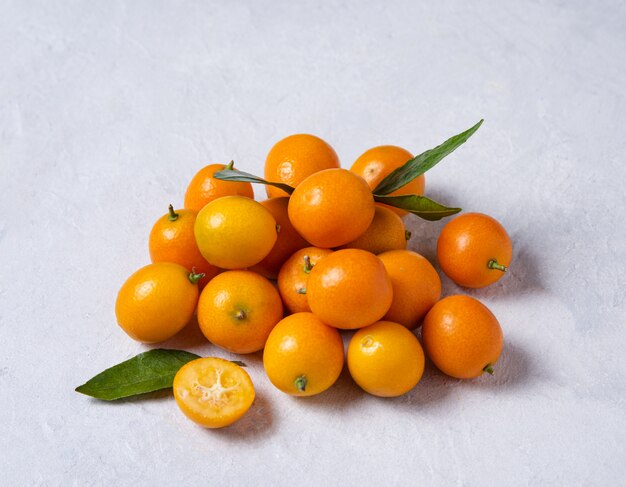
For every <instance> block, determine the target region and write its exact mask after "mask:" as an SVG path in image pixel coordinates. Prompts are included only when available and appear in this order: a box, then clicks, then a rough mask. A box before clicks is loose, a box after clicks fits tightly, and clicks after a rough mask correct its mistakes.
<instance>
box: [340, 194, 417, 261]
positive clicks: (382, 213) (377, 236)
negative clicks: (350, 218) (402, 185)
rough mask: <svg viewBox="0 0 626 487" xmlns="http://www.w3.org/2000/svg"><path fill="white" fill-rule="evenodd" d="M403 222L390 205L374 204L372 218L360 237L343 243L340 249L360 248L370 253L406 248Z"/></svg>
mask: <svg viewBox="0 0 626 487" xmlns="http://www.w3.org/2000/svg"><path fill="white" fill-rule="evenodd" d="M406 235H407V234H406V229H405V228H404V223H402V218H400V217H399V216H398V215H397V214H396V213H395V212H393V211H392V210H391V209H390V207H388V206H385V205H379V204H378V203H377V204H376V208H375V213H374V219H373V220H372V223H370V226H369V227H368V228H367V230H365V233H363V234H362V235H361V236H360V237H358V238H357V239H356V240H353V241H352V242H348V243H347V244H345V245H343V246H342V247H341V248H342V249H362V250H367V251H368V252H371V253H372V254H376V255H378V254H380V253H382V252H387V251H388V250H401V249H406V245H407V237H406Z"/></svg>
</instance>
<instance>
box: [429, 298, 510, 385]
mask: <svg viewBox="0 0 626 487" xmlns="http://www.w3.org/2000/svg"><path fill="white" fill-rule="evenodd" d="M422 341H423V343H424V348H425V350H426V354H427V355H428V356H429V357H430V359H431V360H432V361H433V363H434V364H435V366H437V368H438V369H439V370H441V371H442V372H443V373H444V374H447V375H449V376H451V377H456V378H457V379H471V378H474V377H478V376H480V375H482V374H483V371H484V370H483V369H484V368H485V367H486V366H487V365H489V364H491V365H493V364H495V363H496V361H497V360H498V357H500V353H501V352H502V342H503V338H502V328H500V324H499V323H498V320H497V319H496V317H495V316H494V315H493V313H492V312H491V311H490V310H489V308H487V307H486V306H485V305H484V304H482V303H481V302H480V301H478V300H477V299H474V298H471V297H469V296H463V295H456V296H448V297H446V298H444V299H442V300H441V301H439V302H438V303H437V304H435V305H434V306H433V307H432V308H431V310H430V311H429V312H428V314H427V315H426V318H424V324H423V326H422Z"/></svg>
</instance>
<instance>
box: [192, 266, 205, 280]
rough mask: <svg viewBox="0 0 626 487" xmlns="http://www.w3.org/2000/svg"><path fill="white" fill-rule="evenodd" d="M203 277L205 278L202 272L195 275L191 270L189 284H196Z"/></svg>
mask: <svg viewBox="0 0 626 487" xmlns="http://www.w3.org/2000/svg"><path fill="white" fill-rule="evenodd" d="M204 276H205V274H204V272H200V273H199V274H196V271H195V270H194V269H192V270H191V272H190V273H189V281H190V282H191V284H198V281H199V280H200V279H202V278H203V277H204Z"/></svg>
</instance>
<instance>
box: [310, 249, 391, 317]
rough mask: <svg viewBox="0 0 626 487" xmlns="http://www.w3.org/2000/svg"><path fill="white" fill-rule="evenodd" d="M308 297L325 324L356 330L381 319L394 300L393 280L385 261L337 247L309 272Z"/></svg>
mask: <svg viewBox="0 0 626 487" xmlns="http://www.w3.org/2000/svg"><path fill="white" fill-rule="evenodd" d="M307 299H308V302H309V306H310V307H311V311H312V312H313V313H315V315H317V316H318V317H319V318H320V319H321V320H322V321H323V322H324V323H326V324H328V325H331V326H334V327H336V328H342V329H356V328H363V327H364V326H367V325H371V324H372V323H374V322H376V321H378V320H380V319H381V318H382V317H383V316H384V315H385V313H387V311H388V310H389V307H390V306H391V302H392V300H393V289H392V285H391V279H390V278H389V275H388V274H387V271H386V270H385V266H384V265H383V263H382V261H381V260H380V259H379V258H378V257H376V256H375V255H374V254H372V253H370V252H367V251H365V250H360V249H343V250H337V251H336V252H333V253H332V254H330V255H328V256H326V257H324V258H323V259H321V260H320V261H319V262H318V263H317V265H315V267H313V269H312V270H311V273H310V274H309V282H308V285H307Z"/></svg>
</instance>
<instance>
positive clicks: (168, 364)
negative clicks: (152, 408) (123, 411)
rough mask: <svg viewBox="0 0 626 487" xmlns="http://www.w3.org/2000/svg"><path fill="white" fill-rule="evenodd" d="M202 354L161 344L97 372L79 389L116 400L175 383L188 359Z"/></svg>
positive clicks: (78, 388)
mask: <svg viewBox="0 0 626 487" xmlns="http://www.w3.org/2000/svg"><path fill="white" fill-rule="evenodd" d="M197 358H200V356H198V355H196V354H195V353H189V352H185V351H183V350H166V349H163V348H157V349H155V350H149V351H148V352H144V353H140V354H139V355H136V356H134V357H133V358H131V359H129V360H126V361H125V362H122V363H121V364H118V365H115V366H113V367H111V368H110V369H106V370H105V371H104V372H101V373H100V374H98V375H96V376H95V377H93V378H92V379H90V380H88V381H87V382H86V383H84V384H83V385H82V386H78V387H77V388H76V392H80V393H81V394H86V395H87V396H91V397H95V398H96V399H104V400H105V401H113V400H115V399H120V398H122V397H128V396H134V395H137V394H144V393H146V392H152V391H158V390H159V389H167V388H168V387H172V383H173V381H174V376H175V375H176V372H178V369H180V368H181V367H182V366H183V365H185V364H186V363H187V362H191V361H192V360H195V359H197Z"/></svg>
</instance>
